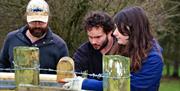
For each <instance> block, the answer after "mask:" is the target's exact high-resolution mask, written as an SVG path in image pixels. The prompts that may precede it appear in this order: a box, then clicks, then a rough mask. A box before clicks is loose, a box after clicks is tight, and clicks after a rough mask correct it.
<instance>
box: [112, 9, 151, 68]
mask: <svg viewBox="0 0 180 91" xmlns="http://www.w3.org/2000/svg"><path fill="white" fill-rule="evenodd" d="M114 22H115V24H116V26H117V28H118V30H119V32H120V33H122V34H123V35H126V36H129V39H128V43H127V45H125V46H123V48H122V46H121V49H120V54H121V55H125V56H128V57H130V59H131V71H138V70H139V69H140V68H141V65H142V62H143V60H144V59H145V58H146V57H147V55H148V52H149V51H150V49H151V48H152V40H153V35H152V34H151V31H150V24H149V20H148V18H147V16H146V14H145V12H144V10H143V9H142V8H140V7H137V6H135V7H128V8H125V9H123V10H122V11H120V12H119V13H117V14H116V15H115V16H114Z"/></svg>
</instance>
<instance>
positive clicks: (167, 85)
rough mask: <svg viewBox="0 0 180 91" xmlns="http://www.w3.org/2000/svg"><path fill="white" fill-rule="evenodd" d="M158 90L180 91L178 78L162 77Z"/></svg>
mask: <svg viewBox="0 0 180 91" xmlns="http://www.w3.org/2000/svg"><path fill="white" fill-rule="evenodd" d="M159 91H180V78H179V79H172V78H162V80H161V84H160V88H159Z"/></svg>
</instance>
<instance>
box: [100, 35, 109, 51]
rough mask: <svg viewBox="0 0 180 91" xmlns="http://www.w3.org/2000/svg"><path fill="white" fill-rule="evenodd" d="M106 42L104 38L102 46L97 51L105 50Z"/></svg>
mask: <svg viewBox="0 0 180 91" xmlns="http://www.w3.org/2000/svg"><path fill="white" fill-rule="evenodd" d="M108 42H109V40H108V37H106V40H105V41H104V42H103V44H102V46H101V47H100V48H99V49H98V50H99V51H101V50H102V49H103V48H105V47H106V46H107V44H108Z"/></svg>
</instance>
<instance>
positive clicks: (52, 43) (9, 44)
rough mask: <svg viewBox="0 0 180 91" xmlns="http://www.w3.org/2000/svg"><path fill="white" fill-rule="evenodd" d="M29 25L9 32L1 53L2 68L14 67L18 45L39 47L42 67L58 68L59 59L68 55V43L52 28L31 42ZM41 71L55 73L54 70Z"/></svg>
mask: <svg viewBox="0 0 180 91" xmlns="http://www.w3.org/2000/svg"><path fill="white" fill-rule="evenodd" d="M26 31H27V26H24V27H22V28H20V29H18V30H16V31H12V32H10V33H8V35H7V37H6V39H5V41H4V45H3V47H2V49H1V54H0V68H13V66H14V65H13V48H14V47H16V46H29V47H38V48H39V52H40V68H44V69H54V70H55V69H56V65H57V63H58V61H59V59H60V58H61V57H63V56H68V49H67V46H66V43H65V42H64V40H63V39H62V38H60V37H59V36H58V35H56V34H54V33H53V32H52V31H51V29H50V28H48V32H47V34H46V36H45V37H44V38H42V39H40V40H38V41H36V42H35V43H31V42H30V40H29V39H28V38H27V36H26V35H25V33H26ZM40 73H46V74H47V73H48V74H54V73H55V72H52V71H43V70H41V71H40Z"/></svg>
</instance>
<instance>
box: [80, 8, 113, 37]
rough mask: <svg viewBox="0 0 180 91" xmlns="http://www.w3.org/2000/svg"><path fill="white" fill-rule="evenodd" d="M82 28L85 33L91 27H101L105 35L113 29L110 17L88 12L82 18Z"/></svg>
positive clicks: (97, 12) (100, 13) (98, 12)
mask: <svg viewBox="0 0 180 91" xmlns="http://www.w3.org/2000/svg"><path fill="white" fill-rule="evenodd" d="M83 27H84V29H85V30H86V31H87V30H90V29H91V28H93V27H102V28H103V31H104V32H105V33H106V34H107V33H109V32H110V31H113V30H114V28H115V26H114V23H113V20H112V18H111V16H110V15H108V14H107V13H105V12H102V11H91V12H89V13H88V14H87V15H86V16H85V18H84V22H83Z"/></svg>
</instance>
